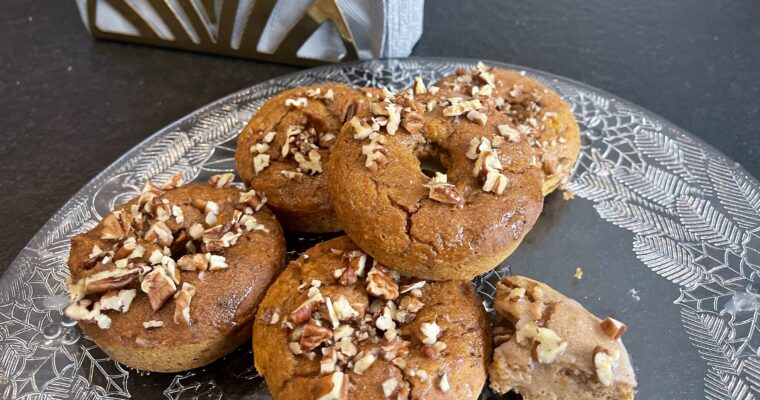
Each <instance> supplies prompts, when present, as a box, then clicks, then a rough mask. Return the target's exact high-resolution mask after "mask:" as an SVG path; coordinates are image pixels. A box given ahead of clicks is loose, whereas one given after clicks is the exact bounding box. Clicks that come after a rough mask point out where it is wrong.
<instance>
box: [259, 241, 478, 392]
mask: <svg viewBox="0 0 760 400" xmlns="http://www.w3.org/2000/svg"><path fill="white" fill-rule="evenodd" d="M488 331H489V330H488V320H487V317H486V314H485V310H484V309H483V307H482V304H481V302H480V299H479V297H478V296H477V294H476V293H475V290H474V288H473V287H472V286H471V285H470V284H469V283H468V282H462V281H457V282H455V281H450V282H425V281H421V280H418V279H413V278H407V277H403V276H399V274H398V273H396V272H393V271H391V270H389V269H387V268H385V267H384V266H382V265H380V264H378V263H376V262H373V261H372V260H371V259H370V258H368V257H367V255H366V254H365V253H363V252H362V251H361V250H360V249H359V248H358V247H356V245H355V244H354V243H352V242H351V240H350V239H348V237H346V236H343V237H338V238H335V239H332V240H329V241H327V242H323V243H320V244H318V245H316V246H315V247H313V248H311V249H309V250H308V251H307V252H306V253H305V254H304V255H302V256H301V257H300V258H299V259H297V260H295V261H293V262H291V263H290V265H289V266H288V267H287V268H286V269H285V271H284V272H283V273H282V274H281V275H280V277H279V278H278V279H277V281H276V282H275V283H274V284H273V285H272V287H271V288H270V290H269V292H268V293H267V296H266V298H265V299H264V301H263V302H262V304H261V307H260V308H259V312H258V314H257V317H256V321H255V324H254V357H255V360H256V367H257V369H258V371H259V372H260V373H261V374H262V375H263V376H264V377H265V378H266V380H267V385H268V386H269V388H270V389H271V391H272V393H273V395H274V398H275V399H289V400H295V399H316V398H319V399H328V398H329V399H339V398H340V399H349V398H353V399H385V398H437V399H475V398H477V396H478V394H479V393H480V390H481V386H482V385H483V384H484V383H485V363H486V362H487V358H488V356H487V354H488V353H489V352H488V350H489V347H490V346H489V344H490V337H489V334H488ZM322 396H324V397H322ZM331 396H333V397H331ZM396 396H397V397H396Z"/></svg>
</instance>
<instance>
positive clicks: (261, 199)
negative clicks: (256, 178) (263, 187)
mask: <svg viewBox="0 0 760 400" xmlns="http://www.w3.org/2000/svg"><path fill="white" fill-rule="evenodd" d="M238 201H239V202H240V203H245V204H248V205H249V206H250V207H251V208H253V210H254V211H259V210H261V207H264V204H266V202H267V197H266V196H264V193H261V192H258V193H257V192H256V191H255V190H249V191H247V192H243V193H240V199H239V200H238Z"/></svg>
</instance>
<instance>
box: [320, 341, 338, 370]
mask: <svg viewBox="0 0 760 400" xmlns="http://www.w3.org/2000/svg"><path fill="white" fill-rule="evenodd" d="M337 363H338V352H337V351H335V347H325V348H323V349H322V359H321V360H320V361H319V372H320V373H321V374H322V375H326V374H331V373H333V372H335V364H337Z"/></svg>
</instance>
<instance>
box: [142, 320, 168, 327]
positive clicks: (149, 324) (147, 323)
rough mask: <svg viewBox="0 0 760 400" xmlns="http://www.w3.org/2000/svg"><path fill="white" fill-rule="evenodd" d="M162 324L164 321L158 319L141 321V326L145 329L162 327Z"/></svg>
mask: <svg viewBox="0 0 760 400" xmlns="http://www.w3.org/2000/svg"><path fill="white" fill-rule="evenodd" d="M163 326H164V321H158V320H155V319H153V320H150V321H145V322H143V328H145V329H156V328H162V327H163Z"/></svg>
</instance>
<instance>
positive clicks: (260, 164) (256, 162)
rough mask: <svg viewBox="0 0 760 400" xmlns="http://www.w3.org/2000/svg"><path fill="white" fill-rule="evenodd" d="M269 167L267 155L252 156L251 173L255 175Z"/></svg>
mask: <svg viewBox="0 0 760 400" xmlns="http://www.w3.org/2000/svg"><path fill="white" fill-rule="evenodd" d="M268 166H269V154H256V155H255V156H253V172H254V173H256V175H258V174H259V172H261V171H263V170H264V169H266V167H268Z"/></svg>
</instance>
